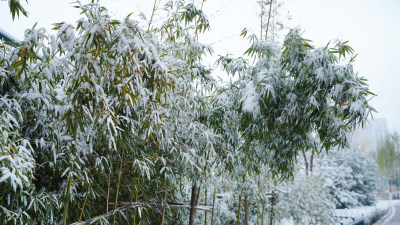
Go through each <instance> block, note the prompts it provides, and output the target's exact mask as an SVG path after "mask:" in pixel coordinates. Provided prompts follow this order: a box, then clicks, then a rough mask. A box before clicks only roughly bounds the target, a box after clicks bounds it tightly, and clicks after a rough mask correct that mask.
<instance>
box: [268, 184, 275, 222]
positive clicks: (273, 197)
mask: <svg viewBox="0 0 400 225" xmlns="http://www.w3.org/2000/svg"><path fill="white" fill-rule="evenodd" d="M274 204H275V193H274V191H272V198H271V216H270V218H269V225H273V223H274V217H275V214H274Z"/></svg>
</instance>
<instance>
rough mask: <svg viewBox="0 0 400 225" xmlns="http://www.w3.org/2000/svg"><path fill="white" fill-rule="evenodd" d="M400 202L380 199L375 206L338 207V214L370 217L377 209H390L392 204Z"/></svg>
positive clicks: (399, 202)
mask: <svg viewBox="0 0 400 225" xmlns="http://www.w3.org/2000/svg"><path fill="white" fill-rule="evenodd" d="M397 204H400V200H391V201H389V200H378V202H377V203H376V205H374V206H358V207H355V208H351V209H336V210H335V213H336V216H338V217H339V216H341V217H353V218H358V217H368V216H369V215H370V214H371V213H373V212H374V211H375V210H377V209H388V208H389V207H390V206H392V205H397Z"/></svg>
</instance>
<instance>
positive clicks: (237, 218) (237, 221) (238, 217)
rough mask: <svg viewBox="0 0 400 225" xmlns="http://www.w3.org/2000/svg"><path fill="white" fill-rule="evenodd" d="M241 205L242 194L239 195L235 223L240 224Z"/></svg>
mask: <svg viewBox="0 0 400 225" xmlns="http://www.w3.org/2000/svg"><path fill="white" fill-rule="evenodd" d="M241 206H242V196H239V207H238V212H237V216H236V225H239V224H240V208H241Z"/></svg>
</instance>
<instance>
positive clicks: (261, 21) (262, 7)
mask: <svg viewBox="0 0 400 225" xmlns="http://www.w3.org/2000/svg"><path fill="white" fill-rule="evenodd" d="M263 15H264V0H261V16H260V17H261V19H260V40H262V37H263Z"/></svg>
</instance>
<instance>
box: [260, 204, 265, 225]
mask: <svg viewBox="0 0 400 225" xmlns="http://www.w3.org/2000/svg"><path fill="white" fill-rule="evenodd" d="M261 208H262V209H261V210H262V212H261V225H264V211H265V210H264V205H263V206H262V207H261Z"/></svg>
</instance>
